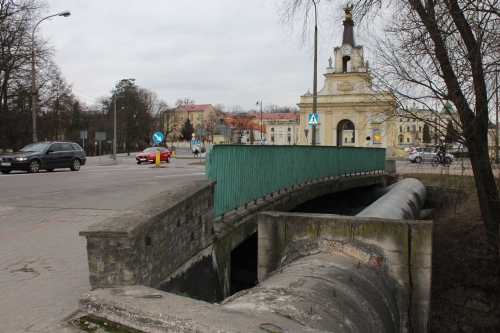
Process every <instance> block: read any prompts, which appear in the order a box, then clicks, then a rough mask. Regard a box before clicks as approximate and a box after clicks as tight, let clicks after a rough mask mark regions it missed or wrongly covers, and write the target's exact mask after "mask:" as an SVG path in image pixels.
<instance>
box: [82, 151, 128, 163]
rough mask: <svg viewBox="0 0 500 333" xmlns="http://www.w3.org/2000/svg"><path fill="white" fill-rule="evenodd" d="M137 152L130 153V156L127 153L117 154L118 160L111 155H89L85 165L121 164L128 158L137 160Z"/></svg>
mask: <svg viewBox="0 0 500 333" xmlns="http://www.w3.org/2000/svg"><path fill="white" fill-rule="evenodd" d="M135 154H137V152H134V153H130V156H127V153H121V154H116V161H115V160H113V158H112V157H110V155H101V156H87V161H86V163H85V165H92V166H96V165H98V166H106V165H115V164H120V163H124V162H125V161H127V160H135Z"/></svg>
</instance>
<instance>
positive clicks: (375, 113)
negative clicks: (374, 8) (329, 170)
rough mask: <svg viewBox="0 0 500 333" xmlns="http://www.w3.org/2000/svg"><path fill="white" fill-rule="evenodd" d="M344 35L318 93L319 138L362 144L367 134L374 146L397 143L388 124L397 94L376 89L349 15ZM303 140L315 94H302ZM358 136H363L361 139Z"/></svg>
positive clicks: (331, 142) (327, 141) (336, 143)
mask: <svg viewBox="0 0 500 333" xmlns="http://www.w3.org/2000/svg"><path fill="white" fill-rule="evenodd" d="M343 25H344V35H343V39H342V44H341V46H338V47H335V48H334V49H333V58H334V59H333V60H332V58H330V59H329V65H328V67H327V68H326V74H324V76H325V84H324V87H323V88H322V89H321V91H319V92H318V94H317V107H316V113H317V114H318V125H317V126H316V132H317V133H316V135H317V140H316V142H317V143H318V142H319V144H320V145H324V146H351V147H361V146H362V145H363V142H364V138H365V137H367V136H370V137H372V138H374V141H373V145H374V147H380V148H388V149H387V153H388V154H391V153H392V149H391V148H392V147H393V146H396V145H397V140H398V138H397V136H396V135H395V134H396V133H395V132H394V130H393V126H388V123H390V121H389V120H390V119H388V117H387V113H388V112H392V111H394V110H395V109H396V105H395V100H394V96H393V95H392V94H390V93H388V92H381V91H375V90H373V88H372V84H371V82H372V78H371V75H370V71H369V67H368V63H365V61H364V56H363V46H361V45H356V43H355V41H354V31H353V30H354V22H353V21H352V17H351V16H350V15H346V17H345V20H344V21H343ZM297 105H298V106H299V108H300V127H301V129H300V144H303V145H305V144H306V136H305V131H304V130H306V129H308V130H311V127H310V126H309V125H308V121H307V119H308V114H310V113H313V109H312V108H313V95H312V94H311V93H310V92H307V93H305V94H304V95H302V96H301V97H300V103H298V104H297ZM359 138H363V140H360V139H359Z"/></svg>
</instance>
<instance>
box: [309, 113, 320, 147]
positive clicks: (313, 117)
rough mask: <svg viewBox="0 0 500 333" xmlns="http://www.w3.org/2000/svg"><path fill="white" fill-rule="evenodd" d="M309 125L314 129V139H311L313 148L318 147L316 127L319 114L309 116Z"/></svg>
mask: <svg viewBox="0 0 500 333" xmlns="http://www.w3.org/2000/svg"><path fill="white" fill-rule="evenodd" d="M307 124H308V125H309V126H312V127H313V131H312V138H311V144H312V145H313V146H315V145H316V138H315V136H316V126H317V125H318V114H317V113H309V114H308V115H307ZM306 142H307V133H306Z"/></svg>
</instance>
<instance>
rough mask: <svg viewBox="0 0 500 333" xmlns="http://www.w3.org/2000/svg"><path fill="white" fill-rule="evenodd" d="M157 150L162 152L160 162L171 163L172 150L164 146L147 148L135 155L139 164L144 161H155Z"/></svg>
mask: <svg viewBox="0 0 500 333" xmlns="http://www.w3.org/2000/svg"><path fill="white" fill-rule="evenodd" d="M157 151H159V152H160V162H161V161H166V162H167V163H170V150H168V149H167V148H164V147H151V148H146V149H144V151H143V152H142V153H139V154H137V155H135V160H136V161H137V164H141V163H142V162H144V163H146V162H149V163H155V162H156V152H157Z"/></svg>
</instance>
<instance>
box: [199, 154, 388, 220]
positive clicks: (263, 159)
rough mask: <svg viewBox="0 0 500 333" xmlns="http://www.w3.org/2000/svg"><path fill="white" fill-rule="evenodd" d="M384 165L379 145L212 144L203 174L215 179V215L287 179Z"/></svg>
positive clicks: (284, 185)
mask: <svg viewBox="0 0 500 333" xmlns="http://www.w3.org/2000/svg"><path fill="white" fill-rule="evenodd" d="M384 168H385V149H383V148H354V147H324V146H243V145H212V146H209V147H208V150H207V155H206V166H205V178H206V179H208V180H216V181H217V184H216V185H215V197H214V216H215V217H217V216H220V215H222V214H225V213H227V212H229V211H231V210H233V209H236V208H237V207H240V206H243V205H244V204H246V203H248V202H250V201H252V200H255V199H258V198H261V197H263V196H265V195H267V194H270V193H273V192H276V191H278V190H281V189H284V188H287V187H290V186H292V185H297V184H300V183H304V182H307V181H311V180H315V179H322V178H328V177H333V176H341V175H346V174H353V173H358V172H370V171H379V170H384Z"/></svg>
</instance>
